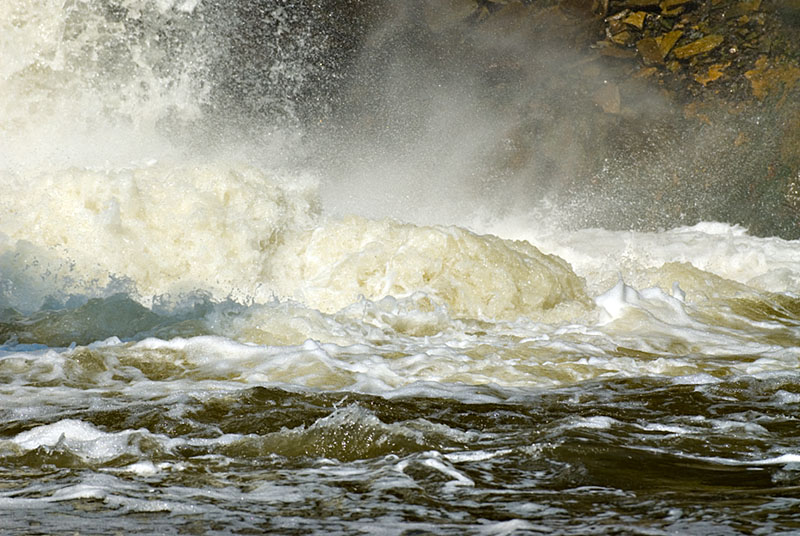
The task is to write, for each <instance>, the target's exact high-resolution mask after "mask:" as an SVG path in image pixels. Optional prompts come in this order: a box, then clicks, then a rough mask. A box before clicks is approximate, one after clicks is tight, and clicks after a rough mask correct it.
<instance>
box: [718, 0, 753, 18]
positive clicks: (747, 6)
mask: <svg viewBox="0 0 800 536" xmlns="http://www.w3.org/2000/svg"><path fill="white" fill-rule="evenodd" d="M760 8H761V0H749V1H746V2H737V3H736V4H734V5H733V6H731V7H730V8H728V10H727V11H726V15H727V16H729V17H742V16H746V15H748V14H749V13H752V12H753V11H758V10H759V9H760Z"/></svg>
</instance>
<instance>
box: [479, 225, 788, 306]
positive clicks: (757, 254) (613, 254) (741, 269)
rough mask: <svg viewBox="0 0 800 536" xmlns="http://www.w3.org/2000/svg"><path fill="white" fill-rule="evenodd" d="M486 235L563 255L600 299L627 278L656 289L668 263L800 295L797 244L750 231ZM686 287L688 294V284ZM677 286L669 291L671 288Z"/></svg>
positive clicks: (504, 231)
mask: <svg viewBox="0 0 800 536" xmlns="http://www.w3.org/2000/svg"><path fill="white" fill-rule="evenodd" d="M476 227H477V228H478V229H479V230H481V231H482V232H491V233H494V234H497V235H498V236H502V237H504V238H509V239H516V240H528V241H529V242H531V244H533V245H535V246H536V247H538V248H539V249H541V250H542V251H544V252H545V253H550V254H554V255H558V256H559V257H561V258H563V259H565V260H566V261H567V262H569V263H570V265H571V266H572V268H573V269H574V270H575V272H576V273H577V274H578V275H580V276H581V277H584V278H585V279H586V282H587V285H588V288H589V291H590V293H592V294H599V293H601V292H603V291H604V290H605V289H607V288H609V287H611V286H612V285H613V284H614V283H615V282H616V281H617V280H618V279H619V277H620V275H622V277H623V278H624V279H625V281H626V282H628V283H629V284H631V285H633V286H634V287H637V288H645V287H648V286H653V284H654V283H656V281H657V279H654V275H655V277H657V276H658V274H657V273H656V272H654V271H655V270H657V269H659V268H661V267H662V266H663V265H664V264H667V263H686V264H689V265H691V266H693V267H695V268H697V269H699V270H702V271H704V272H708V273H710V274H714V275H716V276H718V277H721V278H724V279H727V280H730V281H735V282H737V283H740V284H745V285H748V286H751V287H752V288H754V289H757V290H766V291H770V292H797V290H798V289H800V248H798V247H797V241H792V240H784V239H781V238H774V237H773V238H760V237H754V236H750V235H749V234H748V233H747V232H746V230H745V229H743V228H741V227H738V226H735V225H728V224H725V223H716V222H704V223H699V224H697V225H694V226H691V227H680V228H676V229H671V230H666V231H660V232H634V231H612V230H605V229H583V230H578V231H564V230H560V229H547V228H543V227H542V225H541V223H540V222H539V221H538V220H529V219H527V218H509V219H507V220H504V221H495V222H490V223H483V224H478V225H477V226H476ZM680 284H681V287H682V288H684V290H688V289H687V288H686V287H685V286H684V285H683V283H682V282H680ZM671 285H672V281H669V282H666V285H665V286H664V288H670V287H671Z"/></svg>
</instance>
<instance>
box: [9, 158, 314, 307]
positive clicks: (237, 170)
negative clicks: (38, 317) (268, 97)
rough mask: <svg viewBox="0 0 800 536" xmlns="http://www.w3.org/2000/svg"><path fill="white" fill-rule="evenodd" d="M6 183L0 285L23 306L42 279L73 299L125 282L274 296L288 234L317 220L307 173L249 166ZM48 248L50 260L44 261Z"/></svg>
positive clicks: (155, 288)
mask: <svg viewBox="0 0 800 536" xmlns="http://www.w3.org/2000/svg"><path fill="white" fill-rule="evenodd" d="M6 178H7V182H6V183H5V184H6V187H5V189H4V193H3V195H2V196H0V209H1V210H0V213H1V214H2V215H0V232H1V233H5V235H6V236H7V241H6V250H5V252H0V254H2V255H3V256H2V258H3V259H8V261H9V264H10V266H9V264H7V265H4V266H3V276H2V277H3V279H5V280H6V281H8V282H9V283H8V284H10V285H12V286H14V287H15V288H17V289H18V290H17V292H14V293H12V296H11V298H10V299H15V300H18V301H24V297H25V293H24V292H19V291H24V290H25V289H26V288H27V287H35V285H34V283H33V282H32V280H35V276H36V275H43V277H42V279H43V280H44V283H43V286H44V287H52V286H57V285H60V286H61V287H62V291H64V292H66V291H69V290H73V291H81V290H82V288H81V287H89V288H91V287H93V286H94V287H98V286H99V287H103V286H107V285H109V284H110V283H111V281H112V278H113V277H116V278H126V279H128V280H130V281H132V282H133V283H134V284H135V287H136V289H137V290H138V292H139V293H140V294H141V295H142V296H144V297H150V296H154V295H160V294H165V293H173V294H180V293H181V292H191V291H194V290H196V289H203V290H205V291H207V292H210V293H211V294H212V295H214V296H216V297H217V298H218V299H223V298H225V297H227V296H234V297H238V298H239V299H248V298H250V299H252V298H259V299H261V300H266V299H269V298H270V297H271V296H272V293H271V291H270V290H269V288H268V285H267V282H268V279H269V277H268V264H269V260H270V257H271V255H273V254H274V252H275V251H276V249H277V248H278V247H279V246H280V245H281V243H282V242H284V240H285V239H286V234H287V233H289V232H291V231H294V230H297V229H302V228H304V227H307V226H310V225H311V224H312V222H313V221H314V220H315V218H316V208H315V207H316V194H315V183H314V181H313V180H312V179H311V178H310V177H302V176H301V177H290V178H288V179H284V178H281V177H277V176H270V175H267V174H265V173H262V172H261V171H258V170H256V169H255V168H252V167H249V166H244V165H236V164H231V165H226V164H223V163H216V164H209V165H202V164H197V165H191V164H183V165H169V164H153V165H149V166H144V167H133V168H127V169H126V168H123V169H115V170H106V171H101V170H89V169H81V168H73V169H71V170H68V171H62V172H41V173H35V174H33V175H31V174H29V173H20V174H13V175H11V176H7V177H6ZM13 241H16V242H13ZM9 242H11V243H9ZM29 243H30V244H33V246H29V245H27V244H29ZM0 245H2V244H0ZM43 249H45V250H47V252H48V255H49V258H48V257H46V258H45V259H43V260H42V261H39V259H38V256H39V253H40V252H41V251H42V250H43ZM53 257H55V258H57V259H61V266H60V267H59V266H58V264H57V262H56V261H54V260H53ZM11 261H15V262H14V263H12V262H11ZM39 265H41V269H37V266H39ZM47 282H52V283H51V284H50V285H47V284H46V283H47ZM70 286H72V287H73V288H70ZM42 294H46V292H45V291H40V292H38V295H39V296H41V295H42Z"/></svg>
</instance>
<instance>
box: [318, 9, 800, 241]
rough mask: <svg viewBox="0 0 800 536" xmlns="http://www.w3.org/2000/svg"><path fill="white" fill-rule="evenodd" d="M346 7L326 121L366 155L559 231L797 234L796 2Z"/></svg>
mask: <svg viewBox="0 0 800 536" xmlns="http://www.w3.org/2000/svg"><path fill="white" fill-rule="evenodd" d="M329 1H330V2H333V3H332V4H331V5H333V4H336V2H334V1H333V0H329ZM339 3H341V4H342V5H341V6H340V5H338V4H336V6H334V7H333V9H334V10H338V9H341V10H344V11H348V10H349V11H348V12H349V13H351V14H352V15H350V16H352V17H356V19H354V20H363V21H367V22H366V23H365V24H363V25H361V26H360V28H361V29H360V30H358V32H359V33H358V37H357V38H353V37H352V36H348V31H349V30H348V29H347V26H346V25H339V26H337V28H338V30H337V31H340V32H342V33H343V34H342V36H341V37H340V38H341V42H342V43H344V46H343V47H342V49H341V50H342V51H347V52H346V53H344V54H343V56H342V57H345V58H348V59H347V61H348V62H350V63H347V62H345V65H348V66H350V68H346V69H344V70H343V71H341V72H339V73H337V77H338V78H337V80H338V82H337V84H339V88H340V89H338V90H336V91H333V92H332V94H333V95H334V98H333V99H332V100H330V101H328V102H331V103H332V106H331V109H332V116H331V117H332V118H333V120H332V121H333V122H334V123H337V124H339V125H344V128H345V129H347V130H349V131H351V132H358V133H360V135H361V136H362V137H363V138H364V139H365V140H369V142H370V143H371V144H372V145H379V146H381V147H383V148H384V149H385V148H389V147H392V146H397V145H398V144H399V145H403V146H404V147H406V148H410V149H408V151H407V153H406V157H408V158H412V157H415V156H416V157H418V158H419V159H420V160H425V159H430V160H432V161H437V162H438V163H439V166H440V167H441V166H448V167H450V168H452V167H453V162H459V161H460V162H466V163H467V164H466V165H465V168H467V169H468V170H469V171H468V173H470V174H471V175H472V177H473V178H471V179H469V180H470V181H471V182H470V187H471V188H473V189H474V190H475V192H476V193H477V194H479V195H481V196H483V197H484V198H485V199H486V200H487V203H491V202H494V203H495V204H496V205H497V206H498V207H503V209H508V210H513V209H516V208H520V209H524V207H525V206H526V205H530V204H532V203H535V202H537V201H538V200H540V199H542V198H544V197H546V198H549V199H551V200H554V201H555V203H556V204H557V205H558V206H560V207H561V209H560V213H561V214H562V215H563V219H564V221H563V222H562V223H564V224H565V225H574V226H584V225H602V226H605V227H619V228H638V229H657V228H662V227H671V226H675V225H688V224H693V223H696V222H697V221H701V220H722V221H728V222H731V223H738V224H742V225H744V226H746V227H748V228H749V229H750V230H751V232H753V233H757V234H762V235H774V234H778V235H781V236H784V237H792V238H794V237H798V236H800V225H799V224H798V222H800V193H799V192H800V155H799V154H798V149H797V147H800V119H798V118H799V117H800V104H798V103H800V67H798V66H799V65H800V61H798V60H799V59H800V39H797V36H798V35H800V34H798V28H800V26H799V25H798V23H799V22H800V3H799V2H798V1H797V0H439V1H435V0H417V1H415V2H404V3H387V4H384V5H383V6H382V7H379V8H375V5H374V4H373V5H372V7H369V3H368V2H355V1H353V2H347V1H345V0H341V1H340V2H339ZM362 10H367V11H368V12H369V13H368V14H367V15H365V13H366V12H365V11H362ZM344 11H343V12H344ZM358 17H362V18H361V19H358ZM341 20H348V17H341ZM364 28H366V29H367V30H366V31H365V30H364ZM454 117H455V119H454ZM475 118H480V121H479V120H478V119H475ZM468 119H469V120H468ZM435 121H440V122H441V123H442V124H448V123H447V121H450V123H452V125H456V126H457V128H456V127H454V128H455V130H453V128H449V130H448V129H445V128H440V129H439V130H437V125H436V124H435ZM448 133H449V134H448ZM437 144H440V145H442V147H444V148H443V149H442V150H441V151H438V152H437V151H435V150H433V149H431V147H432V146H433V145H437ZM464 148H466V149H464ZM462 152H463V154H462ZM431 172H433V171H431ZM465 173H467V172H466V171H465ZM474 177H480V179H475V178H474Z"/></svg>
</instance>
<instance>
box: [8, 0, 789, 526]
mask: <svg viewBox="0 0 800 536" xmlns="http://www.w3.org/2000/svg"><path fill="white" fill-rule="evenodd" d="M284 4H285V3H282V2H262V3H261V4H260V5H261V10H260V11H258V13H259V16H261V17H263V20H264V21H269V22H270V23H273V24H276V25H277V26H276V27H277V28H278V29H281V28H284V29H285V31H287V32H288V31H292V32H295V33H296V35H297V36H299V37H298V39H300V40H301V41H302V39H312V38H313V36H314V35H315V33H314V31H312V30H310V29H309V27H307V26H306V25H305V23H304V22H303V20H300V21H299V22H298V19H297V17H293V15H292V13H293V12H292V9H293V8H292V6H291V5H289V4H286V5H284ZM226 9H228V10H229V11H230V12H229V13H228V12H226ZM234 18H235V10H234V9H233V8H232V7H231V8H225V7H222V6H210V5H207V3H205V2H203V1H200V0H181V1H169V0H158V1H155V0H125V1H119V2H99V1H94V0H74V1H72V0H70V1H67V2H65V1H63V0H45V1H36V0H13V1H7V2H5V3H3V4H2V5H0V183H2V191H0V342H1V343H2V346H0V468H2V471H1V472H2V477H1V478H0V484H1V485H0V509H2V510H3V518H4V519H5V521H3V522H2V525H4V526H5V528H4V530H8V531H9V533H15V534H55V533H67V532H69V533H86V534H112V533H118V532H124V533H164V534H173V533H176V534H177V533H184V532H187V531H188V532H192V533H197V534H204V533H208V534H229V533H246V532H248V531H250V532H253V531H256V532H259V531H267V532H276V533H286V534H290V533H291V534H293V533H310V532H322V531H325V532H335V533H343V534H344V533H349V534H352V533H354V532H358V531H362V532H364V531H366V532H372V531H377V532H380V533H384V532H385V533H387V534H406V533H408V534H410V533H421V532H433V533H456V532H458V533H463V532H464V531H467V532H470V533H477V534H512V533H520V534H522V533H530V534H538V533H559V534H561V533H574V534H580V533H589V532H592V531H594V532H592V533H598V534H599V533H615V531H616V533H619V531H622V532H626V531H628V530H630V531H632V532H631V533H637V534H638V533H641V534H645V533H646V534H668V533H683V532H685V533H696V534H739V533H776V534H777V533H781V531H783V532H782V533H785V534H788V533H790V531H792V530H796V529H797V526H798V525H797V523H798V517H797V513H796V512H797V511H798V509H797V504H798V501H800V494H798V486H797V484H798V481H799V480H798V479H800V473H798V468H799V467H800V464H799V463H798V456H799V455H800V443H798V435H797V431H796V430H797V427H796V424H797V422H796V421H797V410H798V404H800V376H798V366H799V365H800V351H799V350H798V341H800V327H799V326H800V298H798V296H797V291H798V288H800V287H799V286H798V281H800V248H798V244H797V243H796V242H793V241H787V240H782V239H779V238H759V237H754V236H751V235H749V234H748V232H747V231H746V230H745V229H743V228H740V227H736V226H731V225H728V224H724V223H700V224H697V225H694V226H692V227H682V228H676V229H670V230H663V231H660V232H634V231H612V230H604V229H583V230H570V231H567V230H563V229H560V228H558V226H556V225H552V224H550V223H549V222H548V220H547V219H546V218H545V217H544V216H542V215H543V214H547V211H546V210H544V209H543V208H541V209H540V208H535V207H532V208H531V211H530V213H529V214H522V215H508V214H506V215H504V216H503V217H494V216H492V215H491V214H489V215H488V216H487V213H486V212H485V211H481V212H480V214H481V216H480V218H478V217H477V216H476V217H475V218H474V219H469V218H462V219H461V220H459V221H455V220H453V221H447V222H442V224H440V225H423V224H420V222H419V220H418V219H415V221H416V223H415V222H414V221H400V220H398V219H397V218H396V217H395V218H374V217H373V218H365V217H362V216H360V215H357V214H352V215H341V207H339V206H337V207H331V206H325V205H324V204H323V202H322V201H321V197H320V194H319V189H320V184H321V183H324V184H325V188H327V189H328V190H330V189H335V188H336V183H335V180H336V179H333V178H331V177H327V176H325V174H324V168H323V167H321V166H319V165H307V166H304V165H302V161H303V158H297V157H298V155H302V154H305V151H306V149H305V148H303V146H302V135H299V136H298V130H302V127H301V126H300V125H299V123H296V122H292V121H288V122H287V120H286V117H283V119H282V122H281V123H280V125H279V126H276V127H275V128H272V127H270V128H268V129H251V128H250V127H249V126H248V128H246V129H245V128H242V130H241V132H247V133H248V136H251V137H249V138H248V137H247V136H244V135H243V136H242V137H241V138H237V137H236V136H233V135H231V134H230V133H231V132H235V131H236V128H235V127H232V126H231V125H232V124H233V125H235V124H236V121H239V120H240V119H236V121H234V120H233V119H231V120H230V122H228V123H227V124H224V125H223V124H222V123H224V122H225V121H224V120H225V119H226V117H227V116H226V114H228V113H229V110H227V109H221V108H220V105H219V102H220V100H221V99H222V97H220V93H219V92H220V91H222V90H220V89H219V88H220V87H222V86H223V85H224V84H223V82H221V81H220V80H218V79H217V78H215V74H214V73H215V72H216V71H215V70H218V69H220V65H221V64H223V63H224V58H225V57H226V56H225V55H226V54H233V53H234V47H232V46H231V45H230V41H228V40H227V39H228V37H227V35H228V34H226V31H236V30H237V29H240V28H241V26H237V25H236V24H234V22H235V21H234ZM239 22H241V21H239ZM312 22H313V21H311V20H309V21H308V24H311V23H312ZM279 33H280V32H277V33H276V35H278V34H279ZM301 38H302V39H301ZM301 44H302V43H301ZM261 45H263V47H264V50H267V51H272V55H271V56H269V55H268V56H265V58H264V61H265V62H271V63H269V66H268V68H267V69H266V71H263V72H261V73H260V74H261V75H263V74H264V72H271V73H273V75H274V80H275V84H276V87H275V88H274V91H275V94H274V95H272V96H270V95H262V97H263V98H264V99H269V98H271V99H272V100H271V101H270V102H271V103H272V104H270V106H273V105H275V103H278V104H280V103H281V102H284V101H291V99H292V98H294V97H295V96H296V95H297V93H296V92H295V88H296V86H292V87H291V88H289V89H287V88H286V87H284V86H281V85H280V84H285V83H287V82H286V81H287V80H290V81H293V82H294V83H295V84H301V83H303V80H304V79H303V77H302V76H299V75H298V74H297V73H304V72H306V71H303V70H302V69H301V68H300V67H302V66H303V65H305V64H304V63H303V61H305V60H302V58H301V60H302V61H300V60H297V58H296V57H295V56H282V55H281V52H280V50H283V49H281V48H280V46H279V45H280V42H278V41H276V42H275V43H261ZM307 46H308V47H311V46H312V45H311V44H308V45H307ZM315 46H316V45H315ZM300 49H302V47H300ZM237 50H238V49H237ZM237 53H239V54H243V53H244V52H242V51H241V50H238V52H237ZM221 58H222V59H221ZM293 61H294V62H295V63H293ZM298 61H299V63H298ZM307 68H309V69H310V68H311V67H307ZM291 73H295V74H291ZM226 83H227V82H226ZM279 83H280V84H279ZM223 108H224V107H223ZM286 115H287V116H292V115H293V112H292V113H287V114H286ZM262 119H263V118H262ZM220 132H223V133H224V135H223V134H220ZM215 133H216V134H217V135H216V137H215ZM301 134H302V133H301ZM243 138H244V139H243ZM298 140H300V141H298ZM245 146H246V147H245ZM259 148H261V149H263V150H258V149H259ZM287 153H289V154H288V156H287ZM254 155H257V157H256V156H254ZM339 157H340V158H343V159H347V158H353V159H356V158H358V155H356V154H341V155H339ZM298 161H299V162H300V163H298ZM381 180H382V179H381V177H380V176H376V177H375V187H376V188H383V189H386V190H387V191H390V190H391V188H390V186H389V185H386V184H382V183H381ZM428 180H430V181H436V177H429V179H428ZM331 181H334V182H331ZM332 197H335V196H332ZM455 197H458V198H459V199H461V200H463V199H464V196H458V195H456V196H455ZM366 198H368V199H369V201H365V202H370V203H374V202H376V201H374V200H375V199H376V197H375V196H366ZM442 202H445V201H444V200H443V201H442ZM471 202H472V203H474V206H475V207H476V213H477V210H478V208H480V207H481V203H480V200H474V199H473V200H472V201H471ZM363 208H364V210H358V211H357V212H359V213H367V214H375V213H381V207H380V206H369V207H363ZM408 208H409V213H410V214H417V213H418V212H417V210H416V208H418V207H413V206H409V207H408ZM387 213H388V212H387ZM430 219H431V220H437V219H438V218H435V217H434V218H430ZM720 497H721V498H722V499H721V502H720V503H719V504H717V503H715V502H714V501H712V499H714V500H716V499H717V498H720ZM634 526H635V527H639V528H636V529H634V528H632V527H634ZM596 527H601V528H600V529H597V528H596ZM415 531H416V532H415ZM636 531H638V532H636Z"/></svg>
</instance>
